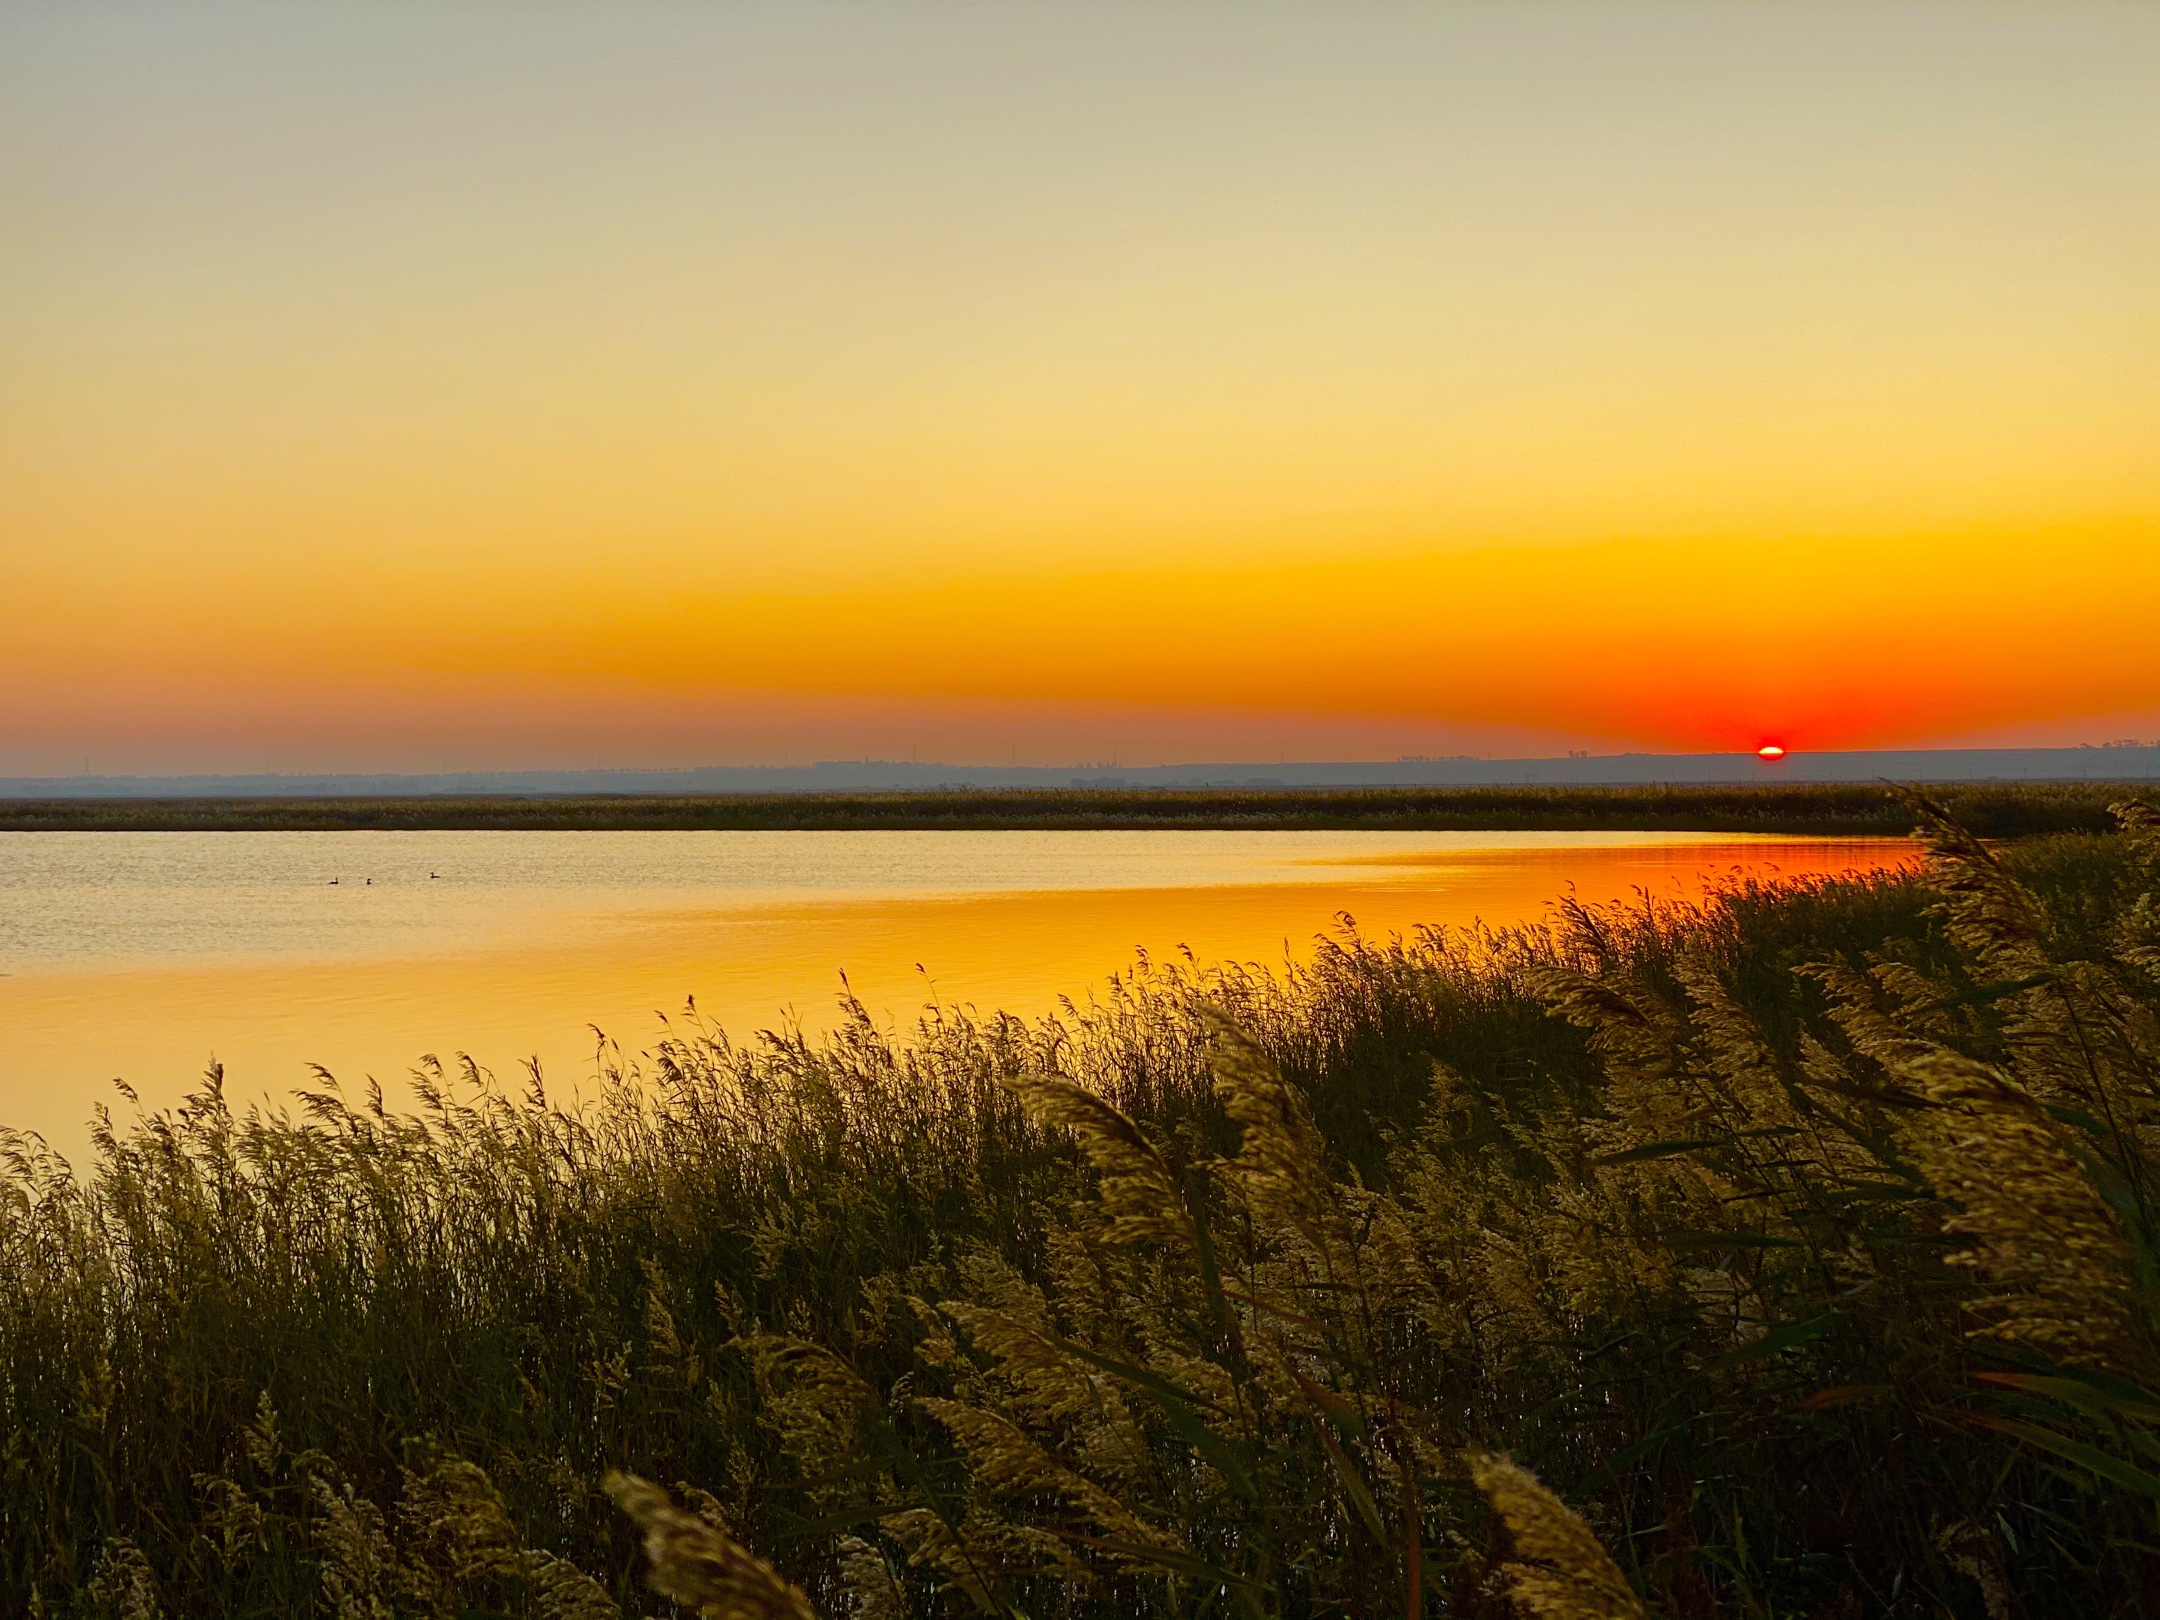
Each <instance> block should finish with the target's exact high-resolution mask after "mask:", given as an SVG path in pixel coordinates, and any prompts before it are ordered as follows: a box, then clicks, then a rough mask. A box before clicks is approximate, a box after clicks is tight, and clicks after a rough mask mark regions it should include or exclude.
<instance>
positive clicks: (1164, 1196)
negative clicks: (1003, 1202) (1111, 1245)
mask: <svg viewBox="0 0 2160 1620" xmlns="http://www.w3.org/2000/svg"><path fill="white" fill-rule="evenodd" d="M1005 1085H1006V1087H1007V1088H1008V1089H1009V1090H1011V1091H1012V1092H1013V1094H1014V1095H1015V1096H1017V1097H1018V1098H1019V1099H1020V1100H1021V1102H1022V1103H1024V1104H1025V1105H1026V1107H1027V1111H1028V1113H1029V1114H1030V1115H1032V1116H1033V1117H1034V1118H1035V1119H1036V1120H1037V1121H1038V1122H1040V1123H1042V1124H1045V1125H1059V1126H1063V1127H1064V1128H1065V1129H1066V1130H1069V1131H1071V1132H1072V1133H1073V1135H1074V1137H1075V1138H1076V1139H1077V1140H1078V1141H1079V1144H1080V1151H1081V1152H1082V1153H1085V1154H1086V1155H1087V1158H1088V1162H1089V1163H1090V1164H1092V1165H1093V1166H1094V1167H1095V1169H1096V1172H1097V1174H1098V1175H1100V1177H1101V1178H1102V1179H1101V1182H1100V1185H1099V1189H1098V1191H1097V1194H1096V1196H1097V1199H1098V1201H1099V1202H1100V1204H1101V1206H1102V1210H1103V1213H1104V1214H1105V1215H1107V1216H1108V1217H1109V1229H1108V1234H1107V1235H1108V1236H1109V1238H1110V1239H1111V1241H1113V1242H1118V1243H1135V1242H1154V1243H1163V1244H1169V1245H1172V1246H1175V1247H1178V1248H1182V1249H1184V1250H1187V1251H1189V1250H1190V1249H1191V1248H1192V1243H1193V1235H1192V1222H1191V1219H1190V1218H1189V1217H1188V1216H1187V1215H1186V1213H1185V1198H1184V1194H1183V1193H1182V1192H1181V1191H1180V1190H1179V1187H1178V1184H1177V1178H1176V1176H1175V1175H1173V1174H1172V1173H1171V1170H1170V1166H1169V1165H1168V1164H1167V1163H1165V1162H1164V1160H1163V1156H1162V1154H1161V1153H1160V1152H1158V1151H1157V1150H1156V1147H1155V1144H1154V1143H1152V1142H1150V1141H1149V1140H1148V1139H1147V1137H1146V1136H1145V1135H1144V1134H1143V1133H1142V1132H1141V1129H1140V1127H1139V1126H1138V1125H1136V1124H1134V1123H1133V1121H1132V1120H1131V1119H1130V1118H1128V1117H1127V1116H1126V1115H1125V1114H1124V1113H1122V1112H1120V1111H1119V1110H1118V1109H1117V1108H1115V1107H1113V1106H1111V1104H1109V1103H1108V1102H1106V1101H1104V1100H1103V1099H1102V1098H1101V1097H1098V1096H1097V1095H1096V1094H1095V1093H1094V1092H1092V1091H1090V1090H1088V1089H1087V1088H1086V1087H1085V1086H1081V1085H1076V1084H1075V1083H1074V1082H1072V1081H1070V1080H1061V1079H1059V1078H1057V1077H1056V1076H1054V1075H1046V1074H1023V1075H1016V1076H1014V1077H1013V1078H1011V1079H1009V1080H1007V1081H1006V1082H1005Z"/></svg>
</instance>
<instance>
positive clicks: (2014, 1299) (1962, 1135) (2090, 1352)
mask: <svg viewBox="0 0 2160 1620" xmlns="http://www.w3.org/2000/svg"><path fill="white" fill-rule="evenodd" d="M1904 1072H1905V1073H1906V1075H1907V1076H1908V1077H1909V1078H1910V1079H1912V1080H1913V1081H1915V1082H1916V1083H1918V1084H1919V1086H1920V1087H1921V1088H1922V1089H1923V1091H1924V1092H1925V1094H1926V1096H1927V1098H1928V1099H1929V1101H1931V1102H1933V1103H1934V1104H1935V1105H1936V1108H1935V1109H1934V1110H1932V1111H1930V1112H1928V1113H1926V1114H1923V1115H1921V1116H1919V1117H1917V1118H1916V1119H1915V1120H1914V1121H1913V1122H1912V1123H1911V1124H1910V1125H1909V1126H1908V1127H1907V1130H1906V1133H1905V1139H1906V1141H1907V1143H1908V1145H1909V1147H1910V1149H1911V1151H1912V1154H1913V1157H1914V1158H1915V1159H1916V1160H1918V1161H1919V1165H1920V1168H1921V1171H1922V1173H1923V1174H1924V1175H1925V1176H1926V1177H1927V1178H1928V1180H1929V1182H1930V1183H1931V1184H1932V1185H1933V1186H1934V1187H1935V1189H1936V1190H1937V1191H1938V1192H1939V1193H1941V1194H1942V1195H1943V1196H1944V1197H1945V1198H1947V1199H1949V1200H1950V1201H1951V1203H1952V1204H1954V1205H1955V1206H1956V1208H1957V1213H1956V1214H1954V1215H1952V1216H1951V1217H1950V1218H1949V1219H1948V1220H1946V1221H1945V1222H1944V1223H1943V1224H1944V1228H1945V1230H1947V1231H1950V1232H1954V1233H1958V1234H1961V1235H1964V1236H1967V1237H1971V1238H1973V1239H1974V1240H1975V1241H1974V1244H1973V1246H1972V1247H1971V1248H1970V1249H1967V1250H1965V1251H1964V1252H1963V1253H1960V1254H1955V1255H1952V1256H1950V1263H1951V1264H1952V1265H1960V1266H1969V1267H1971V1268H1972V1269H1973V1270H1975V1271H1977V1272H1978V1273H1979V1274H1980V1275H1981V1276H1982V1277H1983V1278H1985V1279H1986V1280H1987V1281H1988V1282H1989V1283H1990V1284H1992V1285H1993V1286H1994V1287H1996V1288H1997V1289H1999V1290H2001V1292H1998V1293H1996V1294H1993V1295H1991V1296H1989V1297H1988V1298H1986V1299H1983V1300H1980V1301H1979V1302H1978V1303H1977V1304H1976V1306H1975V1307H1974V1308H1975V1309H1976V1310H1977V1311H1980V1312H1982V1313H1984V1314H1985V1316H1986V1318H1987V1320H1988V1322H1989V1324H1990V1328H1991V1331H1993V1332H1994V1333H1996V1334H1997V1335H1998V1336H2000V1337H2002V1338H2004V1339H2008V1340H2012V1341H2015V1342H2018V1343H2022V1344H2029V1345H2032V1346H2034V1347H2035V1348H2038V1349H2041V1350H2044V1351H2046V1352H2047V1353H2049V1354H2050V1355H2054V1356H2058V1357H2064V1358H2068V1359H2071V1360H2075V1361H2082V1362H2086V1363H2090V1364H2092V1365H2096V1366H2122V1365H2124V1363H2125V1361H2126V1358H2127V1357H2128V1356H2129V1355H2130V1354H2131V1345H2132V1341H2133V1337H2134V1335H2133V1330H2132V1327H2131V1316H2130V1300H2129V1292H2128V1281H2129V1276H2130V1251H2129V1246H2128V1244H2127V1243H2126V1242H2125V1241H2124V1238H2123V1234H2122V1231H2121V1229H2120V1228H2119V1227H2118V1226H2117V1225H2116V1223H2115V1218H2114V1216H2113V1215H2112V1214H2111V1213H2110V1212H2109V1210H2108V1208H2107V1205H2106V1204H2105V1203H2103V1202H2102V1201H2101V1198H2100V1195H2099V1194H2098V1193H2097V1192H2096V1191H2094V1189H2093V1184H2092V1182H2091V1180H2090V1179H2089V1178H2088V1177H2087V1176H2086V1174H2085V1172H2084V1170H2083V1169H2082V1168H2081V1167H2080V1166H2079V1164H2078V1161H2077V1159H2076V1157H2075V1156H2074V1155H2073V1154H2072V1153H2071V1152H2070V1150H2069V1148H2068V1146H2067V1145H2066V1144H2065V1142H2064V1140H2063V1136H2062V1133H2061V1131H2060V1130H2059V1129H2058V1128H2057V1127H2056V1126H2055V1124H2054V1123H2053V1122H2052V1121H2051V1120H2050V1119H2049V1118H2048V1117H2047V1114H2046V1112H2045V1110H2043V1109H2042V1108H2041V1106H2040V1104H2039V1103H2038V1102H2037V1101H2036V1100H2035V1099H2034V1098H2033V1097H2032V1095H2031V1094H2030V1093H2029V1092H2026V1091H2025V1090H2023V1089H2022V1088H2020V1087H2019V1086H2017V1085H2016V1084H2014V1083H2013V1082H2011V1081H2010V1080H2007V1079H2005V1078H2004V1077H2003V1076H2002V1075H2000V1074H1998V1073H1996V1072H1995V1071H1994V1070H1992V1069H1990V1068H1988V1067H1986V1066H1985V1065H1983V1064H1980V1063H1976V1062H1974V1061H1973V1060H1971V1059H1970V1058H1964V1057H1959V1056H1957V1055H1955V1054H1954V1053H1943V1054H1940V1055H1936V1056H1931V1057H1926V1058H1921V1059H1918V1060H1916V1061H1914V1062H1912V1063H1910V1064H1908V1065H1906V1067H1905V1071H1904Z"/></svg>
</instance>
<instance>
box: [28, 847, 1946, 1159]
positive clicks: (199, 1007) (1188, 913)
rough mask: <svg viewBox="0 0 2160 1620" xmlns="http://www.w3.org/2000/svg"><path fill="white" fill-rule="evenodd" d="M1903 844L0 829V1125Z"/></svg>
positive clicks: (820, 1014)
mask: <svg viewBox="0 0 2160 1620" xmlns="http://www.w3.org/2000/svg"><path fill="white" fill-rule="evenodd" d="M1910 852H1911V846H1910V845H1909V844H1907V843H1906V842H1904V841H1903V840H1883V839H1842V840H1826V839H1815V840H1805V841H1798V840H1791V839H1781V838H1771V837H1762V836H1758V835H1715V834H1702V833H1430V832H1424V833H1420V832H1187V831H1175V832H1163V831H1077V832H1075V831H1004V832H974V831H970V832H294V833H253V832H250V833H0V1125H11V1126H15V1127H19V1128H29V1129H35V1130H37V1131H40V1132H42V1133H43V1134H45V1135H46V1137H47V1138H48V1139H49V1140H50V1141H52V1142H53V1144H54V1145H55V1146H57V1147H60V1148H61V1149H62V1151H64V1152H69V1153H70V1154H71V1155H72V1154H76V1153H79V1152H80V1151H81V1149H82V1147H83V1145H84V1144H85V1142H86V1141H87V1135H86V1122H87V1120H88V1118H89V1115H90V1111H91V1107H92V1104H93V1103H94V1102H97V1101H100V1100H106V1101H110V1100H112V1099H113V1095H114V1094H113V1092H112V1090H111V1087H110V1081H111V1080H112V1079H113V1078H115V1077H120V1078H125V1079H126V1080H128V1081H129V1082H130V1083H131V1084H133V1085H134V1086H135V1087H136V1088H137V1089H138V1090H139V1091H140V1093H141V1094H142V1096H143V1099H144V1101H145V1102H146V1103H148V1104H151V1105H153V1106H163V1105H166V1104H169V1103H170V1102H172V1101H173V1100H174V1099H176V1098H177V1097H178V1096H179V1095H181V1093H182V1092H183V1091H184V1090H185V1089H186V1087H187V1086H188V1085H189V1084H191V1083H192V1082H193V1081H194V1080H195V1079H196V1078H197V1077H199V1076H200V1074H201V1073H202V1071H203V1069H204V1067H205V1065H206V1064H208V1063H209V1062H210V1060H211V1059H212V1058H213V1057H215V1058H216V1059H218V1060H220V1061H222V1062H223V1063H224V1064H225V1066H226V1070H227V1076H228V1079H227V1087H228V1091H229V1092H230V1093H231V1094H233V1095H234V1096H235V1097H251V1096H252V1097H259V1096H262V1095H264V1094H266V1093H272V1094H278V1095H282V1094H284V1093H286V1092H288V1091H289V1090H290V1089H291V1088H292V1087H293V1086H295V1085H300V1084H307V1083H311V1077H310V1073H309V1068H308V1065H310V1064H320V1065H322V1066H323V1067H324V1068H326V1069H328V1070H330V1071H331V1072H333V1073H334V1074H336V1075H337V1076H338V1077H339V1078H340V1079H341V1080H343V1081H345V1082H346V1083H347V1085H348V1087H349V1088H355V1087H356V1086H357V1083H359V1082H361V1081H362V1080H364V1079H365V1078H366V1077H367V1076H370V1075H373V1076H376V1077H378V1078H380V1079H383V1080H385V1081H386V1082H394V1081H396V1080H398V1079H399V1078H400V1077H402V1076H403V1075H404V1074H405V1072H406V1071H407V1070H408V1069H409V1067H410V1066H411V1065H412V1064H413V1062H414V1061H415V1060H416V1059H417V1058H419V1057H420V1055H421V1054H423V1053H434V1054H438V1055H440V1056H441V1057H443V1058H444V1059H445V1060H449V1059H451V1058H453V1056H454V1055H455V1054H457V1053H460V1052H470V1053H471V1054H472V1055H473V1056H474V1057H475V1058H476V1059H477V1060H478V1061H479V1062H481V1063H482V1064H483V1065H485V1066H488V1067H491V1068H494V1069H496V1070H498V1071H500V1072H503V1073H505V1074H508V1073H510V1072H511V1071H513V1070H514V1069H515V1067H516V1066H517V1065H518V1064H519V1063H520V1062H522V1061H523V1060H525V1059H528V1058H534V1057H537V1058H539V1059H540V1060H541V1062H542V1063H543V1065H544V1066H545V1070H546V1072H547V1073H548V1074H549V1076H550V1078H551V1081H555V1082H563V1083H566V1084H567V1083H570V1082H575V1081H576V1080H577V1079H579V1078H580V1077H582V1076H586V1075H589V1074H590V1073H591V1072H592V1063H593V1048H594V1035H593V1030H594V1028H595V1027H597V1028H599V1029H601V1030H604V1031H606V1033H607V1034H608V1035H610V1036H611V1037H613V1038H615V1039H616V1040H618V1041H619V1042H620V1043H621V1044H622V1045H623V1046H624V1047H625V1048H627V1049H630V1050H637V1049H639V1048H641V1047H643V1046H645V1045H647V1044H649V1043H650V1042H651V1041H652V1040H653V1038H654V1037H655V1036H656V1034H657V1033H658V1030H659V1027H660V1025H659V1018H660V1016H661V1015H662V1014H663V1013H675V1012H679V1011H680V1010H681V1008H682V1006H683V1003H684V1000H685V998H686V997H688V996H693V995H694V996H695V997H696V998H697V1002H698V1006H699V1008H700V1010H701V1011H702V1012H703V1013H704V1014H705V1015H706V1016H708V1017H710V1018H712V1019H715V1020H717V1021H718V1022H720V1023H722V1024H723V1025H725V1026H726V1027H727V1028H728V1029H729V1030H730V1032H731V1033H734V1034H736V1035H737V1036H738V1037H741V1036H743V1035H747V1034H750V1033H752V1032H754V1031H756V1030H758V1029H760V1028H774V1027H779V1026H780V1025H782V1024H783V1023H785V1022H787V1021H788V1020H790V1019H793V1020H798V1021H800V1022H801V1023H803V1024H805V1025H807V1026H809V1027H812V1028H815V1027H818V1026H820V1025H824V1024H828V1023H830V1022H831V1021H832V1019H833V1017H834V1015H835V1011H836V1008H837V1004H838V998H839V995H840V993H841V989H842V979H841V975H842V974H843V973H844V974H845V975H846V981H847V984H848V985H850V986H852V987H853V989H854V991H855V993H856V994H857V995H859V996H860V997H861V998H862V999H863V1000H864V1001H865V1002H866V1003H867V1004H868V1005H869V1006H870V1007H871V1009H872V1010H873V1012H874V1013H875V1014H876V1015H877V1016H878V1017H879V1018H880V1019H881V1020H890V1021H892V1022H894V1023H896V1024H902V1025H904V1024H905V1023H906V1022H907V1021H908V1020H909V1019H910V1018H911V1017H912V1014H913V1013H914V1011H915V1010H916V1009H917V1008H918V1007H920V1006H921V1005H922V1004H923V1003H924V1002H925V1001H926V1000H929V999H931V998H932V997H933V996H934V997H936V998H939V999H942V1000H945V1001H948V1002H961V1003H971V1004H973V1005H975V1006H976V1007H978V1008H981V1009H984V1010H988V1009H990V1008H993V1007H1004V1008H1009V1009H1011V1010H1013V1011H1016V1012H1022V1013H1031V1014H1032V1013H1040V1012H1044V1011H1047V1010H1049V1009H1050V1008H1051V1007H1052V1006H1053V1005H1054V1004H1055V1001H1056V998H1057V997H1058V996H1059V995H1060V994H1069V995H1072V996H1074V997H1076V998H1085V997H1086V996H1087V995H1088V994H1090V993H1091V991H1092V990H1093V989H1095V988H1098V987H1100V986H1101V985H1102V983H1103V982H1104V980H1105V978H1106V977H1107V976H1108V975H1109V974H1111V973H1113V972H1117V971H1120V970H1122V969H1123V968H1125V967H1126V966H1128V965H1129V964H1130V963H1131V961H1132V960H1133V955H1134V952H1135V951H1136V950H1140V949H1144V950H1147V951H1149V952H1152V953H1154V954H1156V955H1158V956H1161V955H1167V954H1169V953H1171V952H1173V951H1176V950H1177V949H1178V948H1180V947H1185V948H1189V949H1190V950H1191V951H1192V953H1193V954H1194V955H1195V956H1196V957H1197V958H1199V959H1200V960H1201V961H1203V962H1215V961H1223V960H1232V959H1234V960H1240V961H1259V962H1263V963H1268V964H1271V965H1272V964H1280V963H1281V962H1282V961H1283V960H1284V958H1285V956H1286V955H1290V956H1303V955H1305V954H1308V953H1309V952H1310V950H1311V948H1312V945H1313V942H1314V940H1315V939H1316V938H1317V937H1319V936H1321V935H1323V934H1325V933H1328V932H1330V931H1332V930H1333V929H1335V928H1336V927H1337V926H1339V919H1340V917H1341V916H1342V915H1343V914H1347V915H1348V916H1350V917H1352V918H1354V919H1355V920H1356V924H1357V926H1358V927H1359V928H1360V929H1361V930H1362V931H1364V932H1365V933H1367V934H1376V935H1384V934H1387V933H1390V932H1398V931H1400V932H1407V931H1409V930H1410V929H1412V928H1414V927H1416V926H1417V925H1419V924H1463V923H1469V922H1471V921H1473V920H1476V919H1482V920H1484V921H1486V922H1490V923H1496V924H1497V923H1508V922H1515V921H1519V920H1524V919H1527V918H1533V917H1536V916H1538V915H1539V914H1540V913H1541V912H1542V910H1543V909H1544V907H1545V906H1546V905H1547V904H1548V903H1549V902H1550V901H1551V900H1552V899H1553V898H1554V897H1556V896H1558V895H1560V894H1562V893H1564V892H1567V891H1569V890H1570V889H1572V890H1573V891H1574V892H1576V893H1578V894H1580V895H1581V896H1582V897H1584V898H1586V899H1595V900H1603V899H1611V898H1617V897H1619V896H1622V895H1625V894H1627V893H1629V892H1630V891H1632V890H1634V889H1637V888H1642V889H1647V890H1649V891H1650V892H1652V893H1654V894H1659V895H1664V896H1671V897H1679V896H1690V897H1691V896H1694V895H1697V894H1699V893H1700V892H1701V891H1702V889H1703V888H1704V886H1705V885H1706V884H1708V883H1710V882H1712V881H1714V880H1716V879H1718V878H1721V877H1727V876H1730V875H1732V874H1734V873H1735V872H1745V873H1753V874H1757V875H1764V876H1769V875H1777V874H1784V875H1802V874H1810V873H1827V872H1843V871H1852V870H1857V869H1864V868H1872V867H1879V866H1884V865H1888V864H1893V863H1896V862H1901V861H1905V860H1907V859H1909V858H1910Z"/></svg>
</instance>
